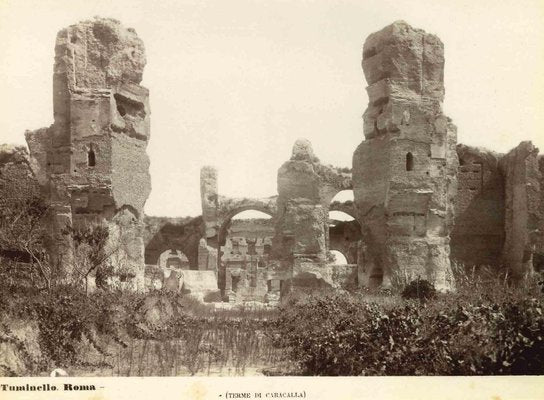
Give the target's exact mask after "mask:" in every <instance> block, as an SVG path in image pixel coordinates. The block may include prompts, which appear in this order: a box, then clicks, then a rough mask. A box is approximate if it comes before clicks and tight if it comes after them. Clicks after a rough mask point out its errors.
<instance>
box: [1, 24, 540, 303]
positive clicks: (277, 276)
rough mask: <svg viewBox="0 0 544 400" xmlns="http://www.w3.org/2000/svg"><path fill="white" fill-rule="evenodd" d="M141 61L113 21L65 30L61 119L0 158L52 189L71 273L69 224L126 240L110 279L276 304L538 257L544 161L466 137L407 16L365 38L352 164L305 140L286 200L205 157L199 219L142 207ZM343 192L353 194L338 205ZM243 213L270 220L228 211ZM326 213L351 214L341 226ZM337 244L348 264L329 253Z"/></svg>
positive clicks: (60, 245)
mask: <svg viewBox="0 0 544 400" xmlns="http://www.w3.org/2000/svg"><path fill="white" fill-rule="evenodd" d="M145 64H146V58H145V52H144V46H143V43H142V41H141V40H140V38H138V36H137V34H136V32H135V31H134V30H133V29H132V28H125V27H123V26H122V25H121V23H120V22H119V21H117V20H114V19H108V18H95V19H93V20H88V21H84V22H80V23H78V24H76V25H72V26H69V27H67V28H65V29H63V30H61V31H60V32H59V33H58V35H57V39H56V44H55V64H54V74H53V109H54V123H53V124H52V125H51V126H50V127H48V128H42V129H38V130H35V131H27V132H26V133H25V137H26V141H27V144H28V149H29V154H28V155H25V157H23V158H21V157H19V158H17V157H15V156H13V157H11V158H10V157H7V156H6V157H3V158H0V172H1V171H7V167H6V166H7V165H8V164H10V163H11V166H12V167H13V165H16V167H17V168H27V169H28V170H30V173H31V175H32V180H33V181H35V182H37V184H39V186H40V187H41V189H42V192H43V193H44V194H45V197H46V198H47V201H48V204H49V206H50V209H51V212H50V215H49V216H48V224H49V225H48V226H49V229H50V236H51V243H50V245H49V257H50V259H51V260H52V262H53V263H54V264H55V265H57V266H58V268H60V270H61V271H62V273H63V274H66V275H70V274H71V273H72V272H73V271H72V270H71V263H72V260H73V257H74V251H73V250H74V249H73V243H71V242H70V240H69V239H68V238H67V237H66V235H63V234H62V230H63V228H64V227H65V226H67V225H68V226H73V227H78V226H83V225H85V224H89V223H96V222H99V223H102V224H105V225H106V226H107V227H108V230H109V233H110V237H109V240H110V241H111V242H112V243H113V242H115V241H117V242H120V241H121V237H122V238H123V240H122V242H123V243H122V246H121V247H122V248H121V255H122V256H119V257H116V258H115V259H112V260H110V262H111V263H112V265H113V267H114V270H115V271H116V273H115V275H114V277H113V278H112V279H113V281H115V284H116V285H118V286H121V287H123V288H124V289H126V290H137V291H147V290H152V289H159V290H174V291H183V292H185V293H191V294H192V295H194V296H197V297H200V298H202V299H206V298H212V297H214V293H215V294H218V296H219V298H220V299H222V300H223V301H229V302H244V301H258V302H266V303H271V304H273V303H275V302H277V301H278V300H279V299H280V298H281V296H282V295H284V294H286V293H289V292H290V291H293V290H297V288H324V287H332V288H338V289H350V288H357V287H371V288H385V289H387V288H391V287H392V286H395V285H402V284H406V283H408V282H410V281H412V280H414V279H426V280H428V281H430V282H432V283H433V284H434V285H435V287H436V288H437V289H439V290H442V291H450V290H455V282H454V279H453V275H452V267H451V265H452V261H454V262H457V263H459V264H464V265H475V266H482V265H489V266H492V267H493V268H495V269H496V270H497V271H498V270H499V269H500V268H503V267H504V268H506V269H507V270H508V271H509V274H510V275H511V276H512V278H513V279H515V280H520V279H522V278H523V277H524V276H526V275H527V274H530V273H531V272H532V271H534V270H535V269H541V268H542V266H543V264H544V234H543V232H544V190H542V188H543V187H544V157H543V156H542V155H540V156H539V155H538V149H537V148H535V146H533V144H532V143H531V142H522V143H520V145H519V146H517V147H516V148H514V149H512V150H511V151H510V152H508V153H507V154H497V153H495V152H492V151H487V150H484V149H480V148H474V147H469V146H465V145H463V144H458V143H457V128H456V127H455V125H454V124H453V123H452V121H451V119H450V118H448V117H447V116H445V115H444V114H443V112H442V103H443V100H444V48H443V44H442V42H441V41H440V39H439V38H438V37H437V36H435V35H432V34H428V33H426V32H425V31H423V30H421V29H415V28H412V27H411V26H410V25H408V24H407V23H406V22H404V21H397V22H394V23H393V24H391V25H389V26H387V27H385V28H383V29H382V30H381V31H379V32H375V33H373V34H371V35H370V36H369V37H368V38H367V39H366V41H365V43H364V46H363V52H362V68H363V72H364V75H365V78H366V81H367V84H368V87H367V92H368V97H369V103H368V107H367V109H366V111H365V112H364V115H363V121H364V124H363V133H364V140H363V141H362V142H361V143H360V145H359V146H358V147H357V148H356V149H354V153H353V160H352V168H351V170H347V169H345V168H337V167H334V166H330V165H324V164H322V163H321V162H320V161H319V159H318V158H317V157H316V155H315V154H314V152H313V150H312V145H311V143H310V142H309V141H307V140H304V139H299V140H297V141H296V142H295V143H294V146H293V150H292V156H291V158H290V159H289V160H287V161H286V162H285V163H284V164H283V165H281V166H280V168H279V170H278V178H277V195H276V196H272V197H268V198H230V197H226V196H222V195H221V194H220V193H218V186H217V170H216V169H215V168H214V167H212V166H203V167H202V169H201V173H200V192H201V204H202V215H201V216H198V217H195V218H178V219H176V218H162V217H149V216H145V215H144V212H143V209H144V204H145V202H146V200H147V198H148V196H149V194H150V191H151V185H150V175H149V158H148V155H147V153H146V147H147V143H148V140H149V137H150V124H149V121H150V109H149V91H148V89H146V88H144V87H143V86H141V85H140V82H141V80H142V75H143V70H144V67H145ZM6 151H7V150H6ZM6 151H4V152H6ZM21 151H22V150H21V149H18V150H16V151H15V150H14V151H13V153H14V154H15V153H17V152H21ZM8 156H9V154H8ZM22 159H24V160H23V161H24V162H23V161H21V160H22ZM343 191H353V201H346V202H338V201H333V200H334V198H335V196H336V195H337V194H338V193H340V192H343ZM246 210H255V211H259V212H262V213H265V214H267V215H269V216H270V217H271V218H270V219H269V220H253V221H241V222H235V223H233V217H235V216H236V215H237V214H239V213H241V212H243V211H246ZM331 211H342V212H344V213H346V214H347V215H349V216H350V217H352V218H353V220H351V221H342V222H339V221H336V222H334V223H331V221H330V218H329V212H331ZM127 238H128V239H127ZM332 251H337V252H340V253H341V254H343V255H344V256H345V258H346V260H347V264H336V263H334V262H333V261H334V260H333V258H331V252H332ZM215 298H217V296H216V297H215Z"/></svg>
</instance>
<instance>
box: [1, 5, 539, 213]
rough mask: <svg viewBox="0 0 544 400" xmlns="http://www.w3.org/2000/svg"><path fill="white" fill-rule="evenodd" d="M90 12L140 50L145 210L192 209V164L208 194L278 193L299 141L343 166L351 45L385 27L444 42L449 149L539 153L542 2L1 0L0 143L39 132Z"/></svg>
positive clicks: (196, 205)
mask: <svg viewBox="0 0 544 400" xmlns="http://www.w3.org/2000/svg"><path fill="white" fill-rule="evenodd" d="M95 15H98V16H103V17H113V18H116V19H119V20H120V21H121V22H122V23H123V24H124V25H125V26H127V27H133V28H135V29H136V32H137V33H138V35H139V36H140V37H141V38H142V39H143V41H144V43H145V47H146V52H147V60H148V64H147V67H146V69H145V72H144V80H143V82H142V84H143V85H144V86H146V87H148V88H149V89H150V103H151V113H152V114H151V140H150V142H149V147H148V153H149V156H150V158H151V179H152V187H153V189H152V192H151V196H150V198H149V200H148V201H147V204H146V213H147V214H151V215H168V216H182V215H198V214H200V213H201V210H200V194H199V171H200V167H201V166H202V165H206V164H211V165H215V166H216V167H218V169H219V190H220V192H221V193H222V194H225V195H233V196H269V195H274V194H276V174H277V170H278V168H279V167H280V165H281V164H282V163H283V162H284V161H285V160H287V159H288V158H289V156H290V152H291V147H292V144H293V143H294V141H295V140H296V139H297V138H299V137H305V138H308V139H309V140H310V141H311V142H312V143H313V146H314V150H315V152H316V154H317V156H318V157H319V158H320V159H321V160H322V161H323V162H326V163H331V164H335V165H338V166H351V158H352V154H353V151H354V150H355V148H356V146H357V145H358V144H359V143H360V142H361V140H363V132H362V119H361V115H362V113H363V112H364V109H365V108H366V105H367V101H368V98H367V95H366V91H365V87H366V82H365V80H364V76H363V72H362V69H361V50H362V46H363V43H364V40H365V38H366V37H367V36H368V35H369V34H370V33H372V32H375V31H377V30H380V29H381V28H383V27H384V26H386V25H388V24H390V23H392V22H393V21H395V20H399V19H403V20H405V21H407V22H408V23H410V24H411V25H412V26H414V27H417V28H422V29H425V30H426V31H427V32H431V33H435V34H437V35H438V36H439V37H440V38H441V39H442V41H443V42H444V44H445V53H446V70H445V85H446V101H445V103H444V110H445V113H446V114H447V115H449V116H450V117H451V118H452V119H453V121H454V123H455V124H456V125H457V126H458V132H459V141H460V142H463V143H465V144H470V145H478V146H485V147H488V148H491V149H493V150H497V151H501V152H504V151H507V150H509V149H510V148H511V147H513V146H515V145H517V144H518V143H519V142H520V141H522V140H532V141H533V143H535V144H536V145H537V146H539V147H540V148H542V150H543V152H544V113H543V112H542V110H543V103H544V78H543V71H544V2H543V1H542V0H534V1H533V0H508V1H500V0H492V1H491V0H477V1H476V0H470V1H456V0H449V1H440V0H428V1H426V0H421V1H418V0H410V1H401V0H394V1H386V0H379V1H367V0H359V1H355V0H354V1H334V0H320V1H295V0H291V1H272V0H267V1H245V0H228V1H226V0H215V1H173V0H161V1H135V0H126V1H125V0H122V1H106V0H92V1H90V0H82V1H80V0H66V1H60V0H55V1H53V0H50V1H47V0H39V1H29V0H0V49H1V56H0V77H1V79H0V105H1V108H0V109H1V114H0V115H1V118H0V143H2V142H8V143H24V131H25V129H36V128H40V127H43V126H48V125H50V124H51V123H52V122H53V112H52V87H51V86H52V69H53V68H52V67H53V55H54V51H53V50H54V43H55V36H56V33H57V31H58V30H60V29H61V28H63V27H65V26H68V25H71V24H74V23H76V22H78V21H80V20H84V19H89V18H92V17H93V16H95Z"/></svg>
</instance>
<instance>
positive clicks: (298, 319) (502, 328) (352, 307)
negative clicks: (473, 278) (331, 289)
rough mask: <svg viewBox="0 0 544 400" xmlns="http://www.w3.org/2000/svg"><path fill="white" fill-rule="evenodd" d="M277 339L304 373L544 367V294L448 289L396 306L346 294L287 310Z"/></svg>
mask: <svg viewBox="0 0 544 400" xmlns="http://www.w3.org/2000/svg"><path fill="white" fill-rule="evenodd" d="M276 322H277V324H276V326H277V329H276V330H275V332H274V343H275V345H276V346H277V347H279V348H281V349H283V350H284V351H286V352H287V354H288V357H289V359H290V360H291V363H292V364H291V365H292V368H293V372H294V373H299V374H303V375H503V374H542V373H544V315H543V304H542V299H537V298H509V299H507V300H505V301H504V302H502V303H498V304H495V303H493V302H491V301H485V300H482V301H480V302H476V303H473V304H470V303H466V302H465V301H464V300H463V299H462V298H459V297H455V296H446V297H443V298H437V301H436V302H434V303H432V304H430V305H423V307H422V306H421V305H419V304H417V303H405V304H400V305H392V306H391V307H390V308H385V307H383V306H378V305H377V304H373V303H367V302H366V301H365V300H364V299H363V298H360V297H359V298H357V297H343V296H338V295H332V296H323V297H319V298H315V297H314V298H311V299H310V300H308V301H306V302H296V303H291V304H289V305H288V306H287V307H285V308H284V309H282V310H281V313H280V316H279V317H278V319H277V321H276Z"/></svg>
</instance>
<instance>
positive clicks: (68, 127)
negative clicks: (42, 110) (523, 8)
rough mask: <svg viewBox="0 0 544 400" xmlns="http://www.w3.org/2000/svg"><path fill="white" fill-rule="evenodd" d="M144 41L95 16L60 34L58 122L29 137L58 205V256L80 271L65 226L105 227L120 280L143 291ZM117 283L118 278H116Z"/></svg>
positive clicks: (146, 189) (146, 182)
mask: <svg viewBox="0 0 544 400" xmlns="http://www.w3.org/2000/svg"><path fill="white" fill-rule="evenodd" d="M145 63H146V59H145V50H144V46H143V43H142V41H141V40H140V39H139V38H138V36H137V34H136V32H135V31H134V30H133V29H131V28H125V27H123V26H122V25H121V24H120V23H119V21H116V20H113V19H103V18H95V19H94V20H91V21H84V22H81V23H79V24H76V25H72V26H70V27H68V28H65V29H63V30H61V31H60V32H59V33H58V35H57V39H56V44H55V64H54V74H53V109H54V123H53V125H52V126H51V127H49V128H46V129H40V130H37V131H33V132H27V133H26V139H27V143H28V147H29V149H30V154H31V157H32V163H33V166H34V167H35V169H36V175H37V177H38V178H39V179H40V181H41V183H42V184H43V185H44V186H45V187H46V188H47V189H46V190H47V192H48V197H49V199H50V202H51V206H52V208H53V211H52V215H51V226H52V230H51V234H52V237H53V238H54V240H55V245H54V246H53V247H52V249H51V250H52V255H53V257H54V258H56V262H57V264H58V265H59V266H62V268H63V269H64V273H65V274H66V275H67V276H69V275H70V274H72V273H74V271H73V270H72V268H73V263H72V262H71V257H72V254H71V251H72V249H71V245H70V243H69V241H68V240H67V238H66V235H63V234H62V230H63V229H64V228H65V227H66V225H72V226H76V227H77V226H82V225H86V224H89V223H91V222H93V221H95V222H101V223H106V224H107V225H108V227H109V231H110V246H111V247H113V246H116V247H119V249H118V250H117V251H115V261H114V262H113V263H114V264H115V265H114V267H115V269H116V270H118V271H122V274H123V276H125V277H129V279H128V280H126V279H125V282H117V283H118V284H121V285H122V286H126V287H127V288H132V289H134V290H143V286H144V281H143V279H144V244H143V236H142V230H143V207H144V204H145V201H146V199H147V197H148V196H149V193H150V190H151V183H150V176H149V172H148V169H149V158H148V156H147V154H146V147H147V141H148V139H149V115H150V110H149V101H148V97H149V93H148V90H147V89H146V88H144V87H142V86H140V81H141V79H142V74H143V69H144V66H145ZM114 278H115V277H114Z"/></svg>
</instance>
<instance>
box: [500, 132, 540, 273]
mask: <svg viewBox="0 0 544 400" xmlns="http://www.w3.org/2000/svg"><path fill="white" fill-rule="evenodd" d="M500 167H501V170H502V173H503V175H504V184H505V189H506V190H505V194H506V195H505V224H504V228H505V241H504V249H503V262H504V264H505V265H506V266H507V267H508V269H509V271H510V273H511V274H512V277H513V278H514V279H515V280H519V279H521V278H523V277H524V276H525V275H527V274H530V273H532V271H533V254H534V253H535V252H536V251H537V249H541V248H542V230H541V229H542V226H543V204H542V202H541V201H542V193H541V187H540V184H541V182H542V175H541V171H540V164H539V160H538V149H537V148H536V147H535V146H534V145H533V144H532V143H531V142H521V143H520V144H519V145H518V146H517V147H516V148H514V149H512V150H511V151H510V152H509V153H508V154H506V155H505V156H504V157H503V158H502V159H501V162H500Z"/></svg>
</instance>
